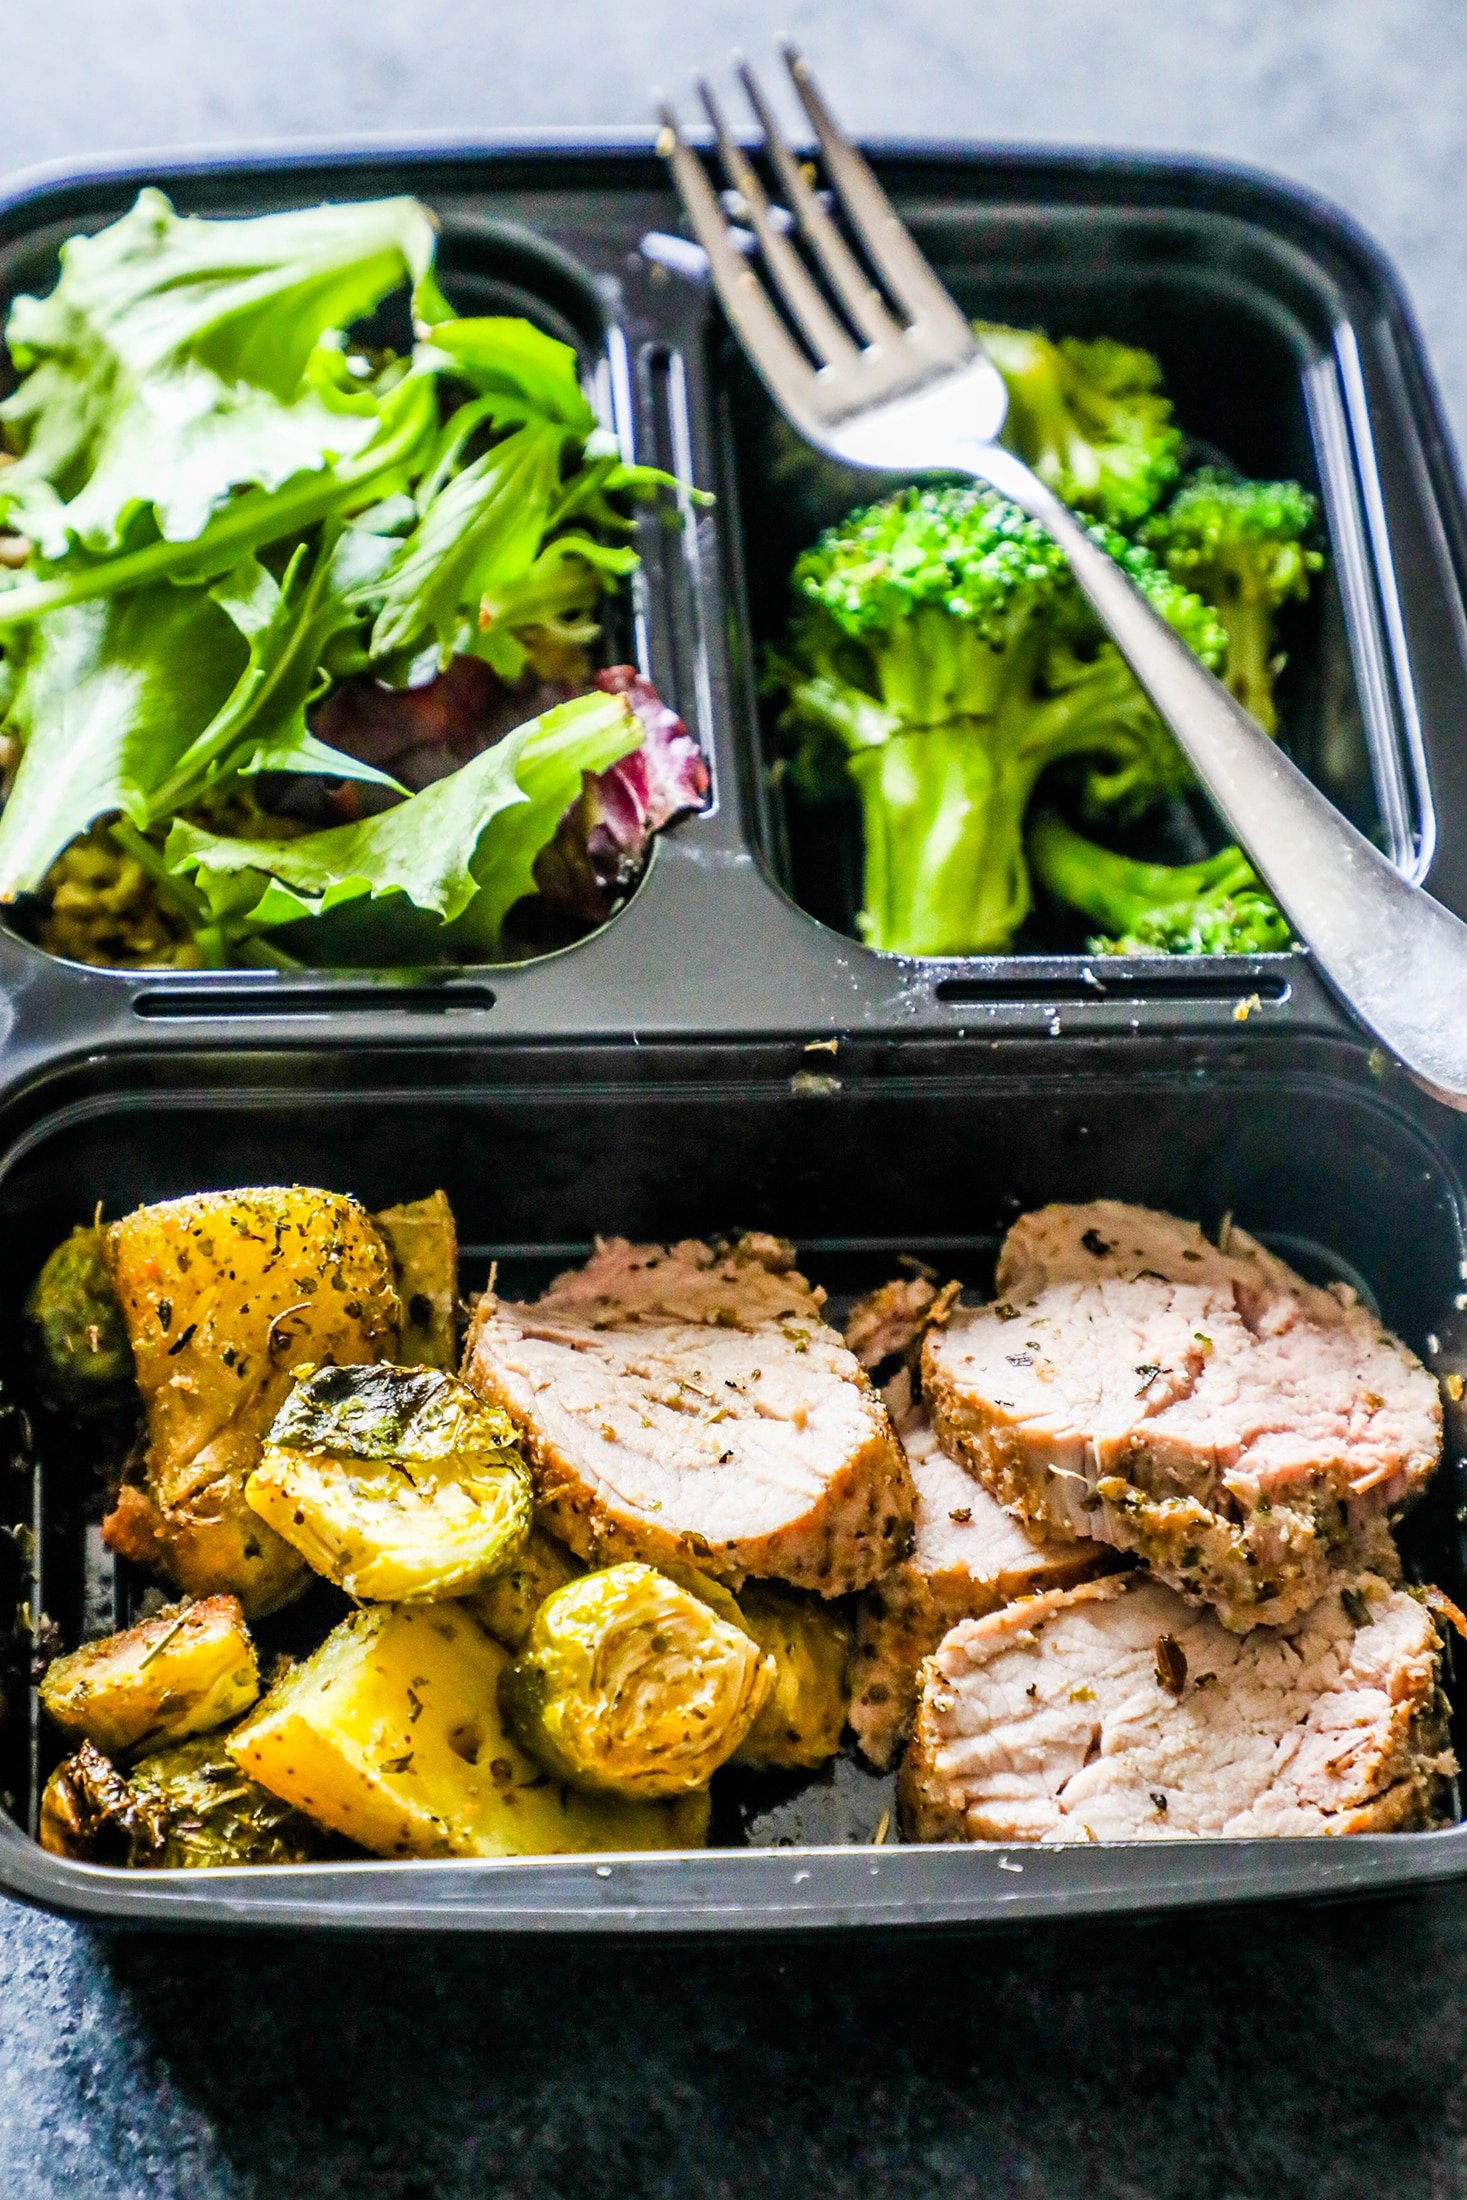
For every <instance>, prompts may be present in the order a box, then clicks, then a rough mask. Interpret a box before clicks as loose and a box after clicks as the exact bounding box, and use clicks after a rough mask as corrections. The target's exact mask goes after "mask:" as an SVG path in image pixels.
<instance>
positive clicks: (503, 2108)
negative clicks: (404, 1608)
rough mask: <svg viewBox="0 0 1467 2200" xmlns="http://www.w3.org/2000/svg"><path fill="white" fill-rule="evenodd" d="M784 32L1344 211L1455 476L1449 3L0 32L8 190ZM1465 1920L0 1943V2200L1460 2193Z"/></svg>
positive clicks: (453, 18)
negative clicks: (1387, 300) (1449, 436)
mask: <svg viewBox="0 0 1467 2200" xmlns="http://www.w3.org/2000/svg"><path fill="white" fill-rule="evenodd" d="M782 25H784V26H788V27H789V28H790V29H792V30H793V31H794V32H795V33H796V34H797V35H799V36H800V37H802V38H803V39H804V40H805V42H806V43H807V44H808V46H809V48H810V49H811V51H812V53H813V54H814V55H815V56H816V57H817V58H818V59H819V61H820V64H821V67H822V71H823V73H824V75H825V77H826V79H827V80H828V83H829V86H830V88H831V90H832V92H833V93H834V94H835V95H836V96H837V98H838V101H839V104H840V106H841V109H842V111H843V112H844V114H845V115H846V117H847V118H848V119H849V120H850V121H851V123H852V124H853V125H855V126H857V127H859V128H862V129H866V130H871V131H903V132H919V131H927V132H932V133H934V134H947V135H967V136H999V137H1012V138H1021V139H1030V140H1035V139H1072V140H1073V139H1079V140H1087V141H1091V142H1110V143H1126V144H1141V145H1148V146H1153V147H1195V148H1200V149H1205V150H1207V151H1210V152H1214V153H1221V154H1226V155H1230V156H1233V157H1235V158H1239V159H1243V160H1248V161H1255V162H1261V163H1266V164H1270V165H1272V166H1275V167H1277V168H1280V169H1282V170H1284V171H1285V172H1286V173H1288V174H1290V175H1292V176H1294V177H1296V178H1298V179H1300V180H1302V181H1304V182H1306V183H1309V184H1312V185H1314V186H1315V187H1316V188H1318V189H1321V190H1323V191H1325V192H1327V193H1329V194H1330V195H1332V196H1333V197H1335V198H1336V199H1338V200H1340V201H1341V202H1342V203H1343V204H1344V205H1346V206H1347V207H1348V208H1349V209H1350V211H1351V212H1352V213H1353V214H1355V216H1356V217H1357V218H1358V219H1359V220H1360V221H1362V222H1363V223H1364V224H1365V225H1366V226H1367V227H1369V228H1370V229H1372V230H1373V231H1374V232H1375V234H1376V235H1377V236H1378V237H1379V238H1380V240H1381V241H1382V242H1383V243H1384V244H1385V245H1386V246H1387V248H1388V249H1389V250H1390V251H1391V253H1392V254H1393V255H1394V256H1395V258H1396V260H1397V262H1398V263H1399V265H1400V266H1401V268H1402V269H1403V271H1404V273H1405V275H1406V278H1407V281H1408V284H1409V287H1410V290H1411V293H1412V295H1413V298H1414V300H1415V303H1416V307H1417V310H1418V312H1419V314H1420V317H1421V320H1422V322H1423V324H1424V326H1425V329H1426V331H1427V336H1428V340H1429V342H1430V345H1431V348H1432V351H1433V354H1434V357H1435V362H1436V366H1437V371H1438V374H1439V377H1440V379H1441V381H1442V384H1443V387H1444V389H1445V391H1446V394H1447V398H1448V403H1449V409H1450V411H1451V414H1452V417H1453V422H1454V426H1455V429H1456V432H1457V435H1458V438H1459V440H1460V439H1464V438H1467V204H1464V194H1463V189H1462V173H1463V166H1464V162H1463V154H1464V149H1467V22H1464V17H1463V12H1462V7H1461V0H1288V5H1287V6H1285V5H1281V4H1278V0H1272V4H1270V0H1189V4H1188V5H1186V6H1185V7H1183V6H1178V5H1176V4H1175V0H902V4H900V5H893V4H892V0H843V4H840V5H837V4H835V0H739V4H735V0H691V4H690V0H627V4H625V5H623V6H622V7H621V8H612V7H606V6H600V5H591V4H588V0H548V4H545V0H542V4H541V5H539V6H536V7H529V8H517V7H514V6H512V5H510V4H509V0H494V4H492V5H486V4H484V0H480V4H479V5H478V6H477V7H476V6H473V5H471V4H470V0H394V4H392V5H388V4H386V0H353V4H347V0H251V4H250V5H248V6H220V5H219V4H218V0H130V4H129V5H128V6H127V7H126V8H123V7H121V6H119V5H118V0H19V4H18V5H12V7H10V8H8V9H7V10H6V11H5V25H4V44H3V72H4V74H3V82H4V89H5V108H4V113H5V133H6V134H5V138H4V140H3V143H0V153H3V157H4V158H5V160H6V161H7V162H8V163H9V164H10V165H13V166H20V165H24V164H27V163H30V162H33V161H41V160H84V159H85V158H86V157H87V156H88V155H90V154H93V153H95V152H97V151H100V150H102V149H105V148H109V147H124V146H126V147H137V146H144V145H165V144H168V145H180V144H188V143H199V142H206V141H207V142H214V141H218V140H221V139H228V138H238V137H241V136H261V135H275V134H289V133H299V132H312V133H319V132H339V131H360V130H366V129H371V130H378V131H391V130H395V129H409V128H444V129H458V130H462V131H464V132H472V131H473V130H476V129H483V128H499V127H502V126H504V125H507V124H522V125H525V126H528V127H534V126H536V125H540V124H546V123H576V122H616V121H625V120H634V119H638V118H639V117H640V116H641V115H642V114H643V113H644V111H645V97H644V95H645V89H646V86H647V83H648V81H649V79H652V78H659V79H661V81H662V82H664V83H665V84H667V85H669V86H671V87H674V88H676V87H679V86H680V85H681V84H682V83H683V82H684V80H685V78H686V75H687V72H688V71H689V70H690V69H691V68H692V67H694V66H696V65H698V64H700V63H701V64H705V65H706V64H707V63H709V62H716V61H718V60H719V58H720V57H721V56H722V55H723V53H724V52H725V51H726V50H727V49H728V48H729V47H730V46H731V45H732V44H734V43H735V41H741V42H742V43H744V44H746V45H747V46H749V47H750V48H751V49H754V50H757V49H758V48H759V47H761V46H762V45H763V44H764V43H765V41H766V39H767V37H768V35H769V34H770V33H771V32H772V31H774V30H775V29H776V28H778V27H780V26H782ZM1464 1995H1467V1895H1463V1896H1458V1895H1456V1894H1453V1893H1450V1892H1448V1893H1443V1894H1439V1895H1436V1896H1434V1897H1431V1898H1429V1899H1425V1900H1420V1901H1416V1902H1413V1903H1410V1904H1396V1905H1391V1906H1382V1907H1376V1908H1353V1909H1341V1910H1335V1911H1330V1912H1319V1913H1303V1912H1298V1911H1295V1912H1285V1913H1271V1914H1268V1915H1263V1916H1257V1917H1231V1918H1224V1919H1215V1920H1206V1921H1190V1922H1189V1921H1170V1922H1167V1923H1164V1924H1160V1925H1154V1926H1127V1927H1124V1928H1121V1927H1111V1928H1106V1929H1104V1930H1098V1931H1097V1930H1091V1931H1084V1932H1075V1931H1071V1932H1057V1931H1048V1930H1046V1931H1042V1932H1033V1933H1029V1934H1027V1935H1025V1936H1023V1937H1021V1938H1005V1939H988V1940H981V1941H972V1940H969V1941H961V1942H960V1941H946V1942H923V1943H918V1944H914V1945H910V1946H906V1947H900V1948H898V1947H894V1946H892V1945H890V1944H887V1945H879V1946H878V1945H872V1944H862V1943H856V1942H849V1941H847V1942H804V1943H800V1944H798V1945H796V1946H786V1947H776V1946H773V1945H768V1944H766V1945H761V1946H758V1947H740V1948H736V1949H732V1950H730V1949H728V1948H716V1947H705V1948H701V1949H694V1950H673V1949H669V1948H666V1947H659V1946H648V1945H645V1944H626V1945H623V1946H620V1947H617V1946H611V1945H608V1946H603V1947H600V1948H584V1947H583V1948H579V1949H566V1948H562V1947H558V1946H546V1947H539V1948H534V1949H526V1948H524V1947H522V1946H515V1945H504V1944H495V1943H492V1942H475V1941H453V1942H434V1943H408V1942H399V1943H395V1944H392V1945H387V1946H383V1945H380V1944H379V1945H372V1946H367V1945H352V1944H348V1943H342V1942H309V1941H307V1942H302V1941H300V1940H294V1941H289V1942H280V1941H272V1942H265V1943H260V1942H252V1941H248V1940H244V1939H233V1940H195V1941H160V1940H157V1939H149V1938H133V1939H125V1940H118V1939H112V1938H109V1937H107V1936H105V1935H101V1934H97V1933H94V1932H91V1931H88V1930H86V1929H84V1928H81V1927H78V1926H73V1925H69V1924H64V1923H59V1922H56V1921H54V1920H48V1919H45V1918H41V1917H37V1916H33V1915H30V1914H28V1913H26V1912H24V1911H22V1910H20V1909H18V1908H15V1907H12V1906H0V2194H3V2195H4V2196H5V2200H50V2196H52V2195H62V2194H65V2195H73V2194H82V2195H85V2196H86V2200H142V2196H143V2195H145V2194H146V2195H149V2196H150V2200H266V2196H267V2195H268V2196H269V2200H278V2196H281V2195H285V2194H296V2193H301V2194H310V2195H312V2196H317V2195H319V2196H320V2200H335V2196H337V2195H348V2194H349V2195H352V2196H353V2200H459V2196H460V2195H462V2196H468V2195H475V2196H478V2195H485V2194H504V2195H511V2194H526V2195H530V2194H533V2195H536V2196H541V2195H543V2196H546V2200H549V2196H551V2195H560V2194H564V2195H567V2196H570V2195H575V2196H576V2200H600V2196H602V2195H607V2196H612V2195H615V2196H617V2200H623V2196H626V2200H630V2196H634V2195H640V2194H648V2195H656V2196H662V2195H667V2196H681V2195H684V2194H687V2195H694V2194H696V2195H698V2196H700V2200H722V2196H724V2195H733V2194H739V2195H743V2194H748V2193H768V2194H770V2195H772V2196H778V2200H782V2196H784V2195H786V2194H788V2195H791V2196H796V2195H798V2196H799V2200H806V2196H814V2195H818V2196H820V2200H844V2196H845V2195H848V2194H849V2195H856V2194H859V2195H861V2196H862V2200H884V2196H887V2195H901V2196H907V2195H910V2196H913V2200H918V2196H921V2200H926V2196H928V2195H934V2196H935V2195H938V2194H942V2195H949V2194H967V2193H971V2194H975V2195H982V2196H983V2200H1172V2196H1176V2200H1295V2196H1297V2200H1325V2196H1328V2200H1385V2196H1392V2200H1394V2196H1402V2200H1404V2196H1408V2195H1410V2196H1416V2195H1429V2196H1431V2200H1448V2196H1452V2195H1457V2194H1460V2193H1463V2192H1467V2075H1464V2045H1467V2041H1464V2008H1467V2000H1464Z"/></svg>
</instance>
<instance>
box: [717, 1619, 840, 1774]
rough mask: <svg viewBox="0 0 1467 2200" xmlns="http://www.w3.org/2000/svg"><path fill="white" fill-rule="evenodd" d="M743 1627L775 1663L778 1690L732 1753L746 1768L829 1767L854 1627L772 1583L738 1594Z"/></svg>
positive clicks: (837, 1737) (837, 1742) (835, 1747)
mask: <svg viewBox="0 0 1467 2200" xmlns="http://www.w3.org/2000/svg"><path fill="white" fill-rule="evenodd" d="M739 1610H740V1612H741V1613H742V1615H743V1621H744V1625H745V1626H746V1627H747V1628H748V1630H749V1632H750V1634H751V1635H752V1636H753V1637H754V1639H755V1641H756V1642H757V1643H758V1645H759V1647H760V1649H761V1650H764V1651H766V1652H767V1653H768V1654H769V1656H770V1657H771V1658H772V1659H773V1660H774V1687H773V1689H772V1690H771V1692H770V1694H769V1697H768V1698H767V1700H766V1702H765V1704H764V1707H763V1709H762V1710H761V1711H760V1713H759V1716H758V1717H757V1718H756V1719H755V1721H754V1723H753V1725H752V1726H751V1727H750V1729H749V1731H748V1733H747V1734H746V1735H745V1736H744V1739H743V1740H742V1741H741V1742H740V1744H739V1746H738V1748H737V1749H736V1750H735V1751H734V1763H735V1764H740V1765H755V1766H761V1767H764V1766H770V1767H773V1766H778V1767H789V1768H791V1769H793V1768H796V1767H801V1766H804V1767H810V1766H814V1765H823V1764H824V1763H825V1761H826V1759H827V1758H828V1757H833V1756H834V1755H835V1753H836V1751H837V1750H838V1749H839V1747H840V1738H841V1734H842V1732H843V1730H844V1728H845V1723H846V1711H847V1708H848V1706H849V1703H850V1690H849V1687H848V1685H847V1681H846V1668H847V1666H848V1664H849V1662H850V1656H851V1629H850V1626H849V1624H848V1623H847V1621H846V1620H845V1619H844V1617H843V1616H842V1615H841V1614H840V1613H839V1612H837V1611H834V1610H832V1608H831V1607H830V1605H828V1604H824V1603H816V1601H815V1600H814V1599H813V1598H811V1597H804V1596H801V1595H800V1594H799V1592H798V1591H797V1590H793V1589H781V1588H779V1587H778V1586H777V1585H776V1584H775V1583H773V1582H768V1581H757V1582H755V1581H750V1582H745V1584H744V1586H743V1588H742V1589H741V1590H740V1591H739Z"/></svg>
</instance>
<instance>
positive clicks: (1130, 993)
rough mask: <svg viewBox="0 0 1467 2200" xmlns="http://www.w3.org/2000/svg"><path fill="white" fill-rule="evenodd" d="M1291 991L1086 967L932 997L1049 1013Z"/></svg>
mask: <svg viewBox="0 0 1467 2200" xmlns="http://www.w3.org/2000/svg"><path fill="white" fill-rule="evenodd" d="M1292 990H1293V988H1292V987H1291V986H1290V984H1289V981H1288V979H1287V978H1279V977H1274V976H1273V975H1271V974H1270V973H1267V972H1262V973H1260V972H1258V971H1256V970H1255V971H1250V970H1240V971H1231V972H1229V971H1221V970H1219V971H1217V972H1213V971H1210V970H1206V971H1204V970H1158V971H1157V972H1156V974H1155V976H1153V975H1152V974H1151V972H1150V971H1123V970H1117V972H1116V973H1115V975H1114V977H1102V976H1101V974H1100V972H1099V971H1098V970H1094V969H1092V967H1091V966H1090V965H1088V964H1087V965H1086V968H1085V970H1084V972H1083V973H1082V972H1079V971H1077V972H1076V973H1075V974H1074V976H1073V977H1072V976H1070V975H1069V974H1068V973H1067V974H1066V975H1065V976H1063V977H1046V976H1045V975H1044V974H1043V973H1042V972H1040V971H1035V972H1034V974H1033V975H1032V976H1031V975H1030V974H1029V973H1028V972H1025V971H1015V972H1014V973H1013V974H1012V976H1010V975H1007V974H1005V975H1002V976H994V977H991V978H939V979H938V981H937V983H936V985H935V986H934V987H933V989H932V991H933V995H934V997H935V998H936V999H937V1000H939V1001H951V1002H954V1003H963V1002H973V1001H976V1002H983V1001H994V1002H998V1001H1020V1002H1025V1003H1027V1004H1029V1005H1030V1006H1032V1007H1034V1008H1052V1007H1056V1006H1058V1005H1059V1003H1061V1002H1064V1003H1066V1004H1069V1003H1073V1002H1076V1001H1088V1002H1091V1003H1095V1004H1098V1003H1100V1002H1102V1001H1112V1002H1124V1001H1227V1002H1233V1003H1235V1002H1237V1001H1240V1000H1243V1001H1246V1000H1247V999H1249V997H1250V996H1251V995H1253V994H1256V995H1257V996H1258V998H1259V1000H1260V1001H1286V1000H1287V999H1288V998H1289V995H1290V993H1291V992H1292Z"/></svg>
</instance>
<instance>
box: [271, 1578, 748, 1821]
mask: <svg viewBox="0 0 1467 2200" xmlns="http://www.w3.org/2000/svg"><path fill="white" fill-rule="evenodd" d="M509 1662H510V1661H509V1656H508V1653H507V1652H506V1651H505V1650H503V1649H502V1648H501V1647H500V1645H499V1644H498V1643H496V1642H492V1641H491V1640H490V1638H489V1637H488V1636H487V1635H486V1634H485V1633H484V1631H483V1629H482V1628H481V1627H479V1626H478V1625H477V1624H476V1623H475V1621H474V1620H473V1619H472V1618H471V1617H470V1616H469V1614H468V1612H467V1611H465V1609H464V1607H463V1606H462V1605H461V1604H455V1603H445V1604H436V1605H428V1606H423V1605H403V1604H399V1605H377V1606H374V1607H372V1608H371V1609H369V1610H362V1611H359V1612H353V1613H352V1614H351V1616H350V1617H349V1618H348V1619H345V1620H343V1621H342V1623H341V1625H340V1626H339V1627H337V1628H336V1629H335V1630H334V1631H333V1632H332V1633H331V1634H330V1635H328V1636H327V1638H326V1640H325V1642H324V1643H322V1645H321V1647H320V1649H319V1650H317V1651H316V1653H315V1654H314V1656H313V1657H310V1658H308V1659H307V1660H306V1661H305V1663H304V1664H302V1665H298V1666H295V1667H293V1668H292V1669H291V1671H290V1672H288V1673H287V1674H286V1676H285V1678H284V1679H283V1680H282V1681H281V1682H280V1683H279V1685H278V1686H277V1687H275V1688H273V1689H272V1690H271V1691H270V1694H269V1695H268V1696H267V1697H266V1698H265V1701H264V1702H263V1703H262V1704H260V1705H259V1706H258V1708H257V1709H256V1710H255V1711H254V1712H253V1713H252V1715H251V1716H250V1717H249V1718H248V1719H247V1720H245V1722H244V1723H243V1725H241V1726H239V1727H237V1728H236V1729H235V1730H234V1732H233V1733H232V1734H231V1735H230V1737H229V1742H228V1748H229V1753H230V1755H231V1756H232V1757H233V1758H234V1760H235V1762H236V1764H238V1765H239V1766H241V1768H242V1769H243V1770H244V1771H245V1772H246V1773H247V1774H248V1775H249V1777H250V1778H251V1779H252V1780H256V1781H258V1782H259V1783H260V1784H261V1785H262V1786H264V1787H267V1788H269V1789H270V1790H271V1791H272V1792H273V1793H274V1794H276V1795H278V1796H279V1797H280V1798H281V1799H282V1800H283V1801H285V1802H289V1803H291V1804H293V1805H294V1806H295V1808H296V1809H298V1810H301V1811H304V1812H305V1813H306V1814H307V1816H308V1817H311V1818H313V1819H315V1820H316V1821H317V1822H318V1823H319V1824H321V1825H323V1826H329V1827H331V1828H333V1829H334V1830H335V1831H336V1832H338V1833H343V1834H345V1835H346V1836H347V1838H348V1839H349V1840H352V1841H356V1842H358V1843H360V1845H361V1846H362V1847H363V1848H366V1849H371V1850H373V1851H375V1852H376V1853H377V1854H378V1855H380V1856H542V1855H563V1854H570V1853H574V1852H584V1851H587V1850H589V1851H592V1852H594V1851H597V1850H604V1849H670V1848H688V1847H697V1846H701V1844H702V1842H703V1840H704V1839H705V1838H706V1834H707V1799H706V1796H698V1797H689V1798H686V1799H685V1800H684V1801H683V1802H682V1803H680V1804H667V1803H626V1802H622V1801H621V1800H619V1799H618V1798H615V1797H610V1796H594V1797H591V1796H585V1795H579V1794H575V1793H573V1792H571V1791H569V1790H567V1789H565V1788H563V1787H561V1786H559V1785H557V1784H556V1783H555V1782H554V1781H552V1780H548V1779H547V1778H546V1777H545V1774H544V1773H543V1771H542V1770H541V1769H540V1767H539V1765H538V1764H536V1763H535V1762H534V1761H533V1760H532V1759H530V1758H528V1757H526V1756H525V1754H524V1753H523V1751H522V1750H521V1749H520V1748H519V1747H518V1745H517V1744H516V1743H515V1742H514V1741H513V1740H512V1739H511V1737H510V1735H509V1734H508V1732H507V1731H506V1729H505V1726H504V1724H503V1721H502V1719H501V1716H500V1711H499V1690H500V1684H501V1682H502V1681H503V1679H504V1676H505V1674H506V1672H507V1671H508V1669H509Z"/></svg>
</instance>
